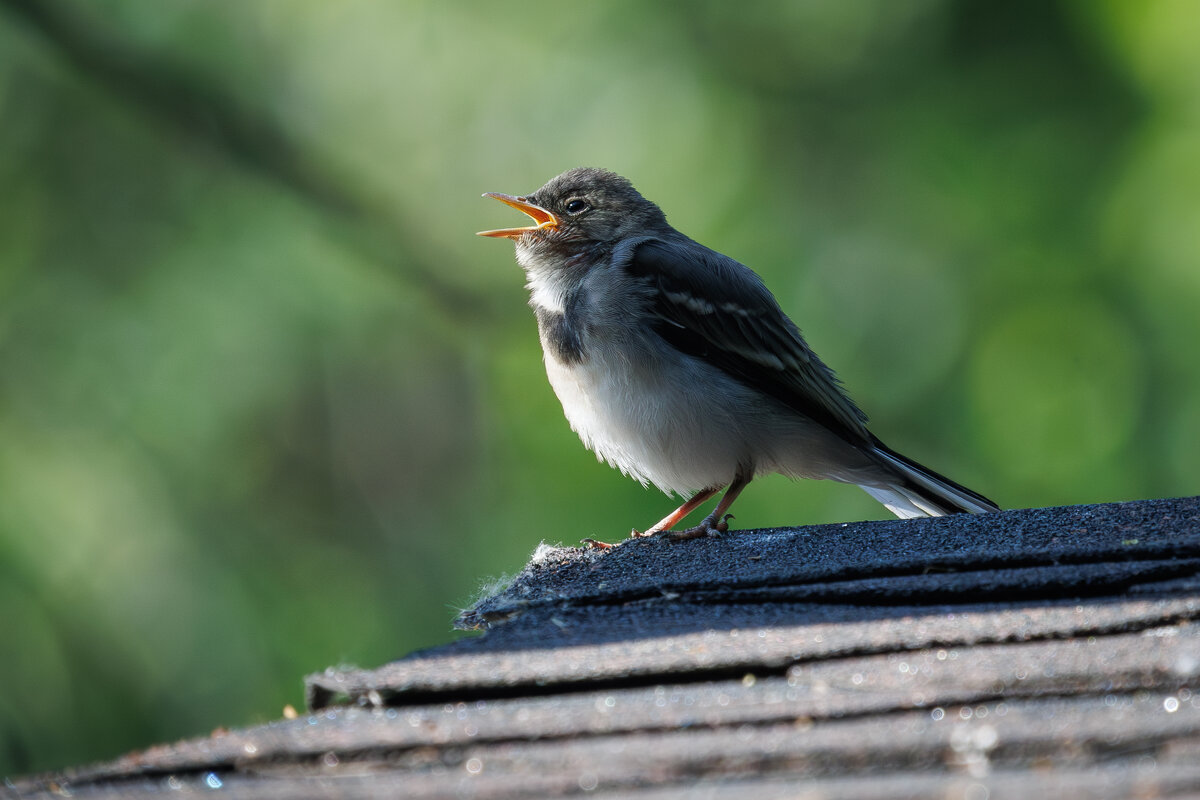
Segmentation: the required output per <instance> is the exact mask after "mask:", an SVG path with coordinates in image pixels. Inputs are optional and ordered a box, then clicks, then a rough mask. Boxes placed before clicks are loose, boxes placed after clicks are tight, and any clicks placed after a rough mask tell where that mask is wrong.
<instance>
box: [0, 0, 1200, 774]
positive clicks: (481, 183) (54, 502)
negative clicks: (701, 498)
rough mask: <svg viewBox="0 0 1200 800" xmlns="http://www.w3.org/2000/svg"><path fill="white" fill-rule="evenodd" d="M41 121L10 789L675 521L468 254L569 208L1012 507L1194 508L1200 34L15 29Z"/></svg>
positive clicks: (22, 322)
mask: <svg viewBox="0 0 1200 800" xmlns="http://www.w3.org/2000/svg"><path fill="white" fill-rule="evenodd" d="M0 120H3V122H2V124H0V442H2V445H0V643H2V650H0V775H2V774H14V773H21V772H27V771H31V770H40V769H45V768H51V767H55V766H62V765H66V764H69V763H74V762H81V761H87V760H91V759H98V758H105V757H110V756H114V755H116V754H118V753H119V752H121V751H124V750H127V749H130V748H135V747H140V746H144V745H147V744H149V743H151V742H154V741H159V740H169V739H172V738H175V737H180V736H185V735H192V734H198V733H204V732H206V731H208V730H209V729H211V728H213V727H215V726H218V725H241V724H247V723H252V722H255V721H262V720H267V719H271V718H275V717H278V716H279V714H280V710H281V708H282V707H283V705H284V704H285V703H292V704H294V705H296V706H298V707H299V706H300V705H301V703H302V697H301V676H303V675H304V674H306V673H308V672H311V671H317V670H320V669H321V668H323V667H325V666H326V665H328V664H331V663H336V662H356V663H359V664H362V665H368V666H369V665H375V664H379V663H381V662H383V661H385V660H388V659H390V658H394V657H398V656H400V655H403V654H405V653H406V652H408V651H410V650H412V649H414V648H416V647H421V646H426V645H431V644H435V643H438V642H442V641H445V640H447V639H449V638H450V637H451V635H452V634H451V632H450V620H451V618H452V615H453V613H454V608H455V606H456V605H459V604H465V603H467V602H469V601H470V599H471V597H472V595H473V593H474V592H476V591H477V590H478V588H479V586H480V585H481V584H482V583H483V582H484V581H485V580H486V579H487V578H489V577H494V576H497V575H500V574H503V573H510V572H513V571H515V570H517V569H518V568H519V567H520V566H521V564H522V563H523V561H524V559H525V557H526V555H527V554H528V553H529V552H530V551H531V550H532V549H533V548H534V546H535V545H536V544H537V543H538V542H539V540H543V539H545V540H549V541H552V542H557V541H563V542H567V543H574V542H576V541H578V540H579V539H580V538H581V537H584V536H597V537H600V538H609V539H612V538H614V537H620V536H621V535H622V534H623V532H625V531H627V530H628V529H629V528H630V527H631V526H633V525H639V526H641V525H645V524H648V523H650V522H652V521H654V520H656V519H658V517H659V516H661V515H662V514H664V513H665V512H666V511H668V510H669V509H670V508H671V507H672V502H671V501H670V500H668V499H667V498H664V497H662V496H659V495H657V494H656V493H654V492H651V491H646V490H643V489H641V488H640V487H638V486H637V485H636V484H634V483H632V482H630V481H629V480H627V479H625V478H623V477H621V476H620V475H619V474H617V473H615V472H613V471H611V470H609V469H608V468H606V467H604V466H602V465H599V464H597V463H595V460H594V459H593V458H592V456H591V455H589V454H588V453H587V452H586V451H584V450H583V449H582V447H580V445H579V443H578V441H577V440H576V438H575V437H574V435H573V434H571V432H570V431H569V430H568V428H567V426H566V424H565V422H564V421H563V419H562V414H561V411H560V409H559V408H558V405H557V401H556V400H555V398H554V397H553V395H552V393H551V392H550V389H549V387H548V386H547V384H546V381H545V379H544V375H543V373H542V368H541V356H540V351H539V349H538V345H537V341H536V336H535V333H534V323H533V319H532V315H531V314H530V313H529V312H528V309H526V308H525V307H524V300H525V297H524V292H523V289H522V283H523V280H522V276H521V274H520V271H519V269H518V268H517V267H516V266H515V264H514V262H513V259H512V252H511V248H509V247H507V246H505V245H504V244H501V243H497V242H496V241H494V240H484V239H478V238H476V237H474V236H472V233H473V232H474V231H476V230H481V229H484V228H490V227H498V226H503V225H509V224H513V222H514V218H513V212H511V210H508V209H505V208H503V207H502V206H500V205H498V204H493V203H489V202H487V201H485V200H482V199H479V194H480V193H481V192H483V191H488V190H495V191H505V192H514V193H522V192H527V191H531V190H533V189H534V188H536V187H537V186H539V185H540V184H541V183H542V182H544V181H545V180H546V179H548V178H550V177H551V176H553V175H555V174H557V173H558V172H560V171H562V170H564V169H567V168H569V167H573V166H578V165H597V166H605V167H609V168H611V169H614V170H616V171H618V172H621V173H623V174H625V175H627V176H629V177H630V178H631V179H633V181H634V182H635V184H636V185H637V186H638V187H639V188H640V189H641V190H642V191H643V192H644V193H645V194H646V195H647V196H648V197H650V198H651V199H653V200H655V201H657V202H658V203H659V204H660V205H662V207H663V208H664V209H665V210H666V212H667V214H668V216H669V217H670V218H671V220H672V221H673V223H674V224H675V225H676V226H677V227H679V228H680V229H681V230H683V231H685V232H686V233H689V234H690V235H692V236H693V237H695V238H697V239H699V240H700V241H702V242H704V243H706V244H708V245H710V246H713V247H715V248H717V249H719V250H721V251H723V252H726V253H728V254H730V255H733V256H735V257H737V258H739V259H740V260H742V261H744V262H745V263H747V264H749V265H751V266H753V267H754V268H755V269H757V270H758V271H759V272H760V273H761V274H762V275H763V276H764V277H765V278H766V280H767V282H768V284H769V285H770V286H772V287H773V289H774V290H775V292H776V293H777V295H778V297H779V299H780V301H781V303H782V305H783V306H784V308H785V309H786V310H788V311H789V312H790V313H791V314H792V316H793V317H794V318H795V319H796V320H797V321H798V322H799V323H800V325H801V327H802V328H803V329H804V330H805V333H806V334H807V336H808V338H809V341H810V343H811V344H812V345H813V346H814V348H815V349H816V350H817V351H818V352H819V353H821V354H822V356H823V357H824V358H825V359H826V360H827V361H828V362H829V363H830V364H831V365H832V366H834V368H835V369H837V370H839V374H840V375H841V377H842V378H843V379H844V381H845V383H846V385H847V387H848V388H849V389H850V391H851V392H852V394H853V396H854V397H855V398H856V399H857V400H858V402H859V403H860V404H861V405H862V406H863V407H864V408H865V409H867V410H868V411H869V412H870V413H871V414H872V417H873V430H875V432H876V433H877V434H878V435H880V436H881V437H882V438H883V439H884V440H885V441H887V442H889V443H890V444H891V445H892V446H894V447H896V448H897V449H899V450H901V451H902V452H905V453H906V454H909V455H911V456H912V457H914V458H916V459H918V460H920V461H923V462H925V463H928V464H930V465H931V466H933V467H934V468H936V469H938V470H942V471H945V472H946V473H948V474H950V475H951V476H953V477H955V478H956V479H958V480H961V481H963V482H964V483H966V484H967V485H969V486H971V487H973V488H976V489H978V490H979V491H981V492H984V493H986V494H988V495H990V496H992V497H994V498H995V499H996V500H998V501H999V502H1001V504H1002V505H1005V506H1009V507H1015V506H1030V505H1047V504H1066V503H1081V502H1094V501H1106V500H1122V499H1130V498H1140V497H1151V496H1167V495H1180V494H1191V493H1195V492H1196V491H1197V479H1198V478H1200V446H1197V441H1198V440H1200V411H1198V409H1200V364H1198V363H1197V347H1196V345H1197V342H1198V341H1200V315H1198V314H1197V313H1196V308H1197V307H1198V306H1200V268H1198V263H1200V15H1198V14H1196V13H1195V8H1194V6H1193V5H1192V4H1191V3H1190V2H1188V1H1187V0H1160V2H1155V3H1135V2H1121V1H1120V0H1109V1H1108V2H1082V0H1080V2H1063V3H1044V2H1040V0H1026V1H1025V2H1014V3H984V2H971V1H970V0H959V1H957V2H956V1H954V0H910V1H909V2H904V3H884V2H867V0H851V1H850V2H793V1H791V0H788V1H786V2H785V1H784V0H779V1H778V2H762V3H754V4H747V3H737V4H730V3H725V2H717V0H710V2H700V3H684V2H668V3H657V4H650V3H644V2H633V0H625V1H624V2H608V3H590V4H572V5H569V6H564V5H563V4H562V3H547V2H542V1H541V0H526V2H522V3H520V4H516V3H507V2H505V3H495V2H490V3H483V2H460V3H446V2H434V1H432V0H431V1H430V2H404V3H384V2H338V3H329V2H324V0H307V1H302V0H259V1H258V2H254V3H245V2H234V0H219V1H218V0H206V1H205V2H200V0H177V1H176V2H170V3H163V2H153V1H152V0H122V2H109V3H106V4H103V6H97V5H95V4H91V3H84V2H81V1H76V2H70V3H67V2H54V3H51V2H49V0H46V2H29V0H3V2H0ZM885 516H886V512H884V511H883V510H882V509H881V508H880V507H878V506H877V505H875V504H874V503H873V501H871V500H870V499H869V498H868V497H867V496H866V495H864V494H863V493H861V492H859V491H857V490H855V489H853V488H851V487H844V486H837V485H829V484H824V483H806V484H792V483H789V482H787V481H785V480H782V479H777V480H764V481H762V482H761V483H760V484H756V485H755V486H754V487H752V488H751V489H750V490H749V491H748V492H747V494H746V495H745V497H744V498H743V500H741V501H740V502H739V504H738V524H739V525H741V526H743V527H750V526H766V525H783V524H798V523H806V522H822V521H838V520H847V519H854V518H864V517H879V518H883V517H885Z"/></svg>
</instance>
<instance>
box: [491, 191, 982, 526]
mask: <svg viewBox="0 0 1200 800" xmlns="http://www.w3.org/2000/svg"><path fill="white" fill-rule="evenodd" d="M483 196H484V197H489V198H493V199H495V200H499V201H500V202H502V203H504V204H506V205H508V206H511V207H512V208H515V209H517V210H518V211H521V212H523V213H525V214H526V215H528V216H529V217H530V218H531V219H532V220H533V224H532V225H528V226H525V227H515V228H503V229H498V230H487V231H480V232H479V233H478V235H479V236H486V237H493V238H504V239H510V240H512V241H513V242H514V243H515V246H516V260H517V263H518V264H519V265H520V266H521V267H522V268H523V269H524V271H525V276H526V288H527V289H528V291H529V304H530V306H531V307H532V308H533V312H534V316H535V318H536V320H537V328H538V336H539V339H540V341H541V345H542V351H543V360H544V362H545V367H546V374H547V377H548V378H549V381H550V385H551V387H552V388H553V389H554V392H555V394H556V395H557V396H558V399H559V401H560V402H561V404H562V408H563V412H564V414H565V416H566V418H567V421H568V423H569V424H570V426H571V428H572V429H573V430H574V431H575V433H577V434H578V435H579V438H580V439H581V440H582V442H583V444H584V445H585V446H586V447H587V448H588V449H590V450H591V451H593V452H594V453H595V454H596V457H597V459H598V460H603V461H605V462H607V463H608V464H609V465H610V466H612V467H615V468H616V469H619V470H620V471H621V472H622V473H624V474H626V475H628V476H630V477H632V478H634V479H635V480H637V481H639V482H640V483H641V484H642V485H643V486H645V485H648V484H652V485H654V486H656V487H657V488H659V489H661V490H662V491H663V492H665V493H666V494H668V495H678V496H681V497H683V498H684V502H683V504H682V505H680V506H679V508H677V509H676V510H675V511H673V512H671V513H670V514H668V515H667V516H666V517H664V518H663V519H662V520H660V521H659V522H657V523H656V524H654V525H652V526H650V527H648V528H646V529H645V530H638V529H636V528H635V529H634V530H633V531H632V533H631V536H634V537H639V536H653V535H660V534H661V535H663V536H664V537H666V538H667V539H668V540H670V541H682V540H686V539H693V538H698V537H701V536H716V535H720V534H722V533H725V532H726V531H728V520H729V519H731V518H732V515H731V514H730V513H729V508H730V506H732V505H733V502H734V501H735V500H736V499H737V498H738V496H739V495H740V494H741V493H742V490H743V489H745V488H746V486H747V485H748V484H749V483H750V482H751V481H752V480H753V479H754V478H756V477H759V476H762V475H767V474H772V473H782V474H783V475H786V476H788V477H790V478H793V479H803V478H810V479H826V480H833V481H839V482H842V483H848V484H854V485H857V486H859V487H861V488H862V489H863V490H865V491H866V492H867V494H869V495H871V496H872V497H873V498H875V499H876V500H878V501H879V502H880V503H882V504H883V505H884V506H885V507H886V508H887V509H888V510H889V511H891V512H892V513H894V514H895V515H896V516H898V517H900V518H905V519H907V518H913V517H924V516H943V515H947V514H954V513H972V514H978V513H987V512H992V511H998V510H999V507H998V506H997V505H996V504H995V503H993V502H992V501H991V500H989V499H987V498H986V497H984V496H983V495H981V494H979V493H977V492H974V491H972V490H970V489H968V488H966V487H965V486H962V485H961V484H958V483H955V482H954V481H952V480H950V479H949V478H946V477H945V476H943V475H940V474H938V473H937V472H934V471H933V470H931V469H929V468H927V467H924V466H922V465H921V464H919V463H917V462H916V461H913V460H912V459H910V458H907V457H905V456H903V455H901V454H899V453H897V452H896V451H895V450H892V449H891V448H889V447H888V446H887V445H885V444H884V443H883V442H882V441H880V440H879V439H878V438H877V437H876V436H875V435H874V434H873V433H871V432H870V431H869V430H868V429H867V424H866V423H867V415H866V414H864V413H863V412H862V411H861V410H860V409H859V407H858V406H857V405H855V404H854V402H853V401H852V400H851V399H850V397H849V396H848V395H847V393H846V392H845V390H844V389H843V387H842V385H841V382H840V381H839V380H838V379H837V377H836V376H835V375H834V373H833V371H832V370H831V369H830V368H829V367H827V366H826V365H825V363H824V362H823V361H821V359H820V358H818V357H817V354H816V353H814V352H813V351H812V349H811V348H810V347H809V346H808V344H807V343H806V342H805V340H804V338H803V336H802V335H801V333H800V329H799V328H798V327H797V326H796V324H795V323H794V322H792V320H791V319H790V318H789V317H788V316H787V315H786V314H785V313H784V312H783V310H782V309H781V308H780V305H779V303H778V301H777V300H776V299H775V297H774V295H773V294H772V293H771V292H770V290H769V289H768V288H767V286H766V284H765V283H764V282H763V280H762V279H761V278H760V277H759V276H758V274H757V273H755V272H754V271H753V270H751V269H750V268H749V267H747V266H745V265H743V264H741V263H740V262H738V261H735V260H734V259H733V258H730V257H729V256H726V255H723V254H721V253H719V252H717V251H715V250H712V249H709V248H708V247H705V246H704V245H702V244H700V243H699V242H696V241H694V240H693V239H691V238H689V237H687V236H686V235H684V234H683V233H680V232H679V231H677V230H675V228H673V227H672V226H671V225H670V224H669V223H668V222H667V218H666V216H665V215H664V214H663V212H662V210H661V209H660V208H659V207H658V206H657V205H655V204H654V203H653V202H651V201H650V200H647V199H646V198H645V197H643V196H642V195H641V194H640V193H639V192H638V191H637V189H635V188H634V187H633V184H632V183H631V182H630V181H629V180H627V179H626V178H624V177H622V176H620V175H618V174H616V173H614V172H610V171H608V170H604V169H598V168H591V167H580V168H576V169H571V170H568V171H567V172H564V173H562V174H561V175H558V176H557V177H555V178H552V179H551V180H550V181H549V182H547V183H546V184H545V185H544V186H542V187H541V188H540V189H538V190H537V191H535V192H533V193H532V194H529V195H526V196H519V197H518V196H513V195H508V194H502V193H500V192H486V193H485V194H484V195H483ZM722 490H724V495H723V496H722V497H721V498H720V500H719V501H718V502H717V505H716V507H715V508H714V509H713V511H712V512H711V513H709V514H708V515H707V516H705V517H704V519H703V520H702V521H701V522H700V523H699V524H698V525H696V526H694V527H692V528H687V529H684V530H675V528H676V526H678V525H679V524H680V523H681V522H682V521H683V520H684V519H685V518H686V517H687V516H688V515H690V514H691V513H692V512H693V511H695V510H696V509H697V508H699V507H700V506H701V505H703V504H704V503H705V502H707V501H708V500H710V499H711V498H713V497H715V496H716V495H717V494H718V493H720V492H721V491H722ZM585 542H587V543H588V544H590V545H593V546H597V547H600V546H603V547H611V545H608V544H606V543H603V542H599V541H596V540H594V539H587V540H585Z"/></svg>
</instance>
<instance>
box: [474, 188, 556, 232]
mask: <svg viewBox="0 0 1200 800" xmlns="http://www.w3.org/2000/svg"><path fill="white" fill-rule="evenodd" d="M483 196H484V197H492V198H495V199H496V200H499V201H500V202H501V203H504V204H505V205H508V206H512V207H513V208H515V209H516V210H517V211H521V212H523V213H525V214H528V215H529V216H531V217H533V221H534V222H535V223H537V224H536V225H529V226H527V227H524V228H500V229H498V230H494V231H480V232H479V233H477V234H475V235H476V236H494V237H497V238H503V239H519V238H521V236H522V235H523V234H526V233H529V232H530V231H537V230H541V229H542V228H551V229H553V228H557V227H558V217H556V216H554V215H553V214H551V213H550V212H549V211H547V210H546V209H544V208H542V207H541V206H535V205H534V204H533V203H530V202H529V201H527V200H525V199H524V198H523V197H513V196H512V195H511V194H500V193H499V192H484V194H483Z"/></svg>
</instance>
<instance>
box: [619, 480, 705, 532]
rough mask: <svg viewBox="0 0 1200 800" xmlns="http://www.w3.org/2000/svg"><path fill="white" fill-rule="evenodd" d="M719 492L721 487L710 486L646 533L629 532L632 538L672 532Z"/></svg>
mask: <svg viewBox="0 0 1200 800" xmlns="http://www.w3.org/2000/svg"><path fill="white" fill-rule="evenodd" d="M719 491H721V487H720V486H710V487H708V488H707V489H701V490H700V491H698V492H696V493H695V494H694V495H692V497H691V498H690V499H689V500H688V501H687V502H686V503H684V504H683V505H681V506H680V507H679V508H677V509H675V510H674V511H672V512H671V513H670V514H668V515H667V516H665V517H663V518H662V519H660V520H659V521H658V522H657V523H655V525H654V527H652V528H649V529H647V530H645V531H639V530H637V529H636V528H635V529H634V530H632V531H630V532H629V535H630V537H637V536H653V535H655V534H656V533H662V532H663V531H669V530H671V528H674V527H675V526H676V525H678V524H679V523H680V522H681V521H682V520H683V518H684V517H686V516H687V515H688V514H690V513H692V512H693V511H695V510H696V507H697V506H699V505H700V504H701V503H703V502H704V501H706V500H708V498H710V497H712V496H713V495H714V494H716V493H717V492H719Z"/></svg>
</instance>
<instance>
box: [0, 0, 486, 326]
mask: <svg viewBox="0 0 1200 800" xmlns="http://www.w3.org/2000/svg"><path fill="white" fill-rule="evenodd" d="M0 8H4V9H5V10H6V11H7V12H8V13H9V14H10V15H11V16H13V17H17V18H19V19H21V20H23V21H24V22H25V23H26V24H27V25H28V26H30V27H32V28H34V29H36V30H37V31H38V32H40V33H41V35H42V36H43V37H44V38H45V40H46V42H47V43H48V44H50V45H51V46H52V47H54V48H55V49H57V50H58V52H59V54H60V55H61V56H62V57H63V58H64V60H65V61H66V62H67V63H69V64H70V65H71V66H73V67H74V68H75V70H76V71H77V72H78V73H79V74H80V75H81V76H82V77H84V78H85V79H86V80H90V81H92V82H93V83H95V84H98V85H99V86H101V87H103V88H104V89H106V90H107V91H109V92H111V93H112V94H113V95H115V96H117V97H120V98H122V99H124V100H125V101H126V102H128V103H130V104H131V105H133V106H136V107H137V108H138V109H139V110H141V111H142V112H143V113H144V114H146V115H148V116H150V117H151V118H153V119H156V120H158V121H160V122H162V123H164V124H166V125H169V126H170V127H171V128H173V129H174V130H176V131H177V132H179V133H181V134H182V135H184V136H186V137H189V138H191V139H193V140H197V141H199V142H201V143H202V144H205V145H207V146H209V147H211V148H212V149H213V150H215V151H217V152H218V153H220V154H222V155H224V156H226V157H228V158H229V159H230V160H232V161H234V162H235V163H237V164H239V165H241V166H242V167H243V168H245V169H248V170H251V171H253V172H256V173H258V174H259V175H260V176H262V177H264V178H266V179H268V180H270V181H272V182H274V183H277V184H279V185H280V186H282V187H284V188H285V189H286V190H288V191H290V192H292V193H293V194H295V195H297V196H299V197H301V198H302V199H303V200H304V201H306V202H307V203H309V204H310V205H312V206H314V207H316V209H317V210H318V212H320V213H321V216H322V217H323V218H326V219H333V220H336V224H335V225H333V226H332V228H333V232H334V233H335V235H337V236H338V237H339V238H340V239H341V240H343V241H344V242H346V243H347V244H348V245H349V246H350V247H352V248H353V249H354V250H356V251H357V252H359V253H360V255H362V256H364V257H365V258H366V259H367V260H368V261H369V262H371V263H373V264H375V265H377V266H378V267H380V268H382V271H383V272H385V273H386V274H387V275H389V276H390V277H399V278H401V279H402V280H403V281H404V282H405V283H406V284H407V285H410V286H414V287H417V288H419V289H420V290H422V291H423V292H424V293H425V294H426V295H427V296H428V298H429V299H430V300H431V301H432V302H433V303H434V304H435V305H437V306H438V307H439V308H440V310H441V311H443V312H445V313H448V314H451V315H453V316H454V317H456V318H461V315H462V314H464V313H468V314H479V313H487V312H489V311H490V310H491V308H490V307H489V306H488V304H487V303H486V300H485V298H483V297H481V296H479V295H478V294H474V293H470V292H468V291H467V290H465V289H464V288H462V287H459V286H456V285H454V284H452V283H449V282H447V281H446V280H445V279H444V278H442V277H441V276H440V272H439V271H438V270H437V269H436V268H435V267H436V265H437V264H438V262H439V260H440V259H439V257H438V255H437V254H436V253H434V252H432V250H431V249H429V245H428V243H427V242H426V241H425V239H424V237H423V236H421V235H420V234H418V233H417V232H415V231H414V230H412V229H411V226H409V225H408V224H407V223H406V221H405V220H404V219H403V218H402V217H401V216H400V215H398V214H395V213H394V212H390V211H387V210H385V209H387V208H388V206H389V203H387V202H384V201H383V200H382V199H381V198H377V197H374V196H372V195H371V193H370V192H368V191H365V190H364V189H362V188H356V187H354V186H352V183H353V182H352V181H348V180H345V179H344V178H342V177H341V176H339V175H338V174H337V170H336V169H334V167H333V166H332V164H330V163H329V161H328V160H327V159H324V158H322V157H321V156H320V155H319V154H317V153H314V152H312V151H311V150H306V149H305V148H304V147H303V146H301V145H300V144H298V143H297V142H296V140H295V139H294V138H293V137H292V136H290V135H289V133H288V132H287V131H286V130H285V129H284V128H283V127H281V126H280V125H279V124H278V123H276V122H275V121H274V120H272V119H271V118H270V117H268V116H267V115H265V114H263V113H261V112H259V111H258V110H257V109H254V108H251V107H249V106H248V105H247V104H246V103H244V102H242V101H240V100H239V99H238V98H237V97H235V96H234V95H232V94H231V93H229V92H227V91H225V90H224V89H223V88H222V87H220V86H217V85H213V84H212V83H211V82H210V81H208V80H206V79H205V76H203V75H200V74H197V73H196V72H195V70H193V69H191V68H190V67H188V66H187V65H185V64H182V63H180V62H178V61H175V60H173V59H171V58H169V57H165V56H164V55H163V54H161V53H157V52H153V51H150V50H148V49H146V48H144V47H142V46H140V45H139V44H138V43H136V42H132V41H127V40H121V39H119V38H118V37H117V36H115V35H114V34H113V33H112V32H111V31H110V30H108V29H106V28H105V27H104V25H103V24H102V20H98V19H92V18H85V17H84V15H82V14H80V13H78V12H77V11H76V10H75V9H74V8H73V7H72V6H70V5H69V4H67V3H64V2H61V0H0ZM89 8H90V6H89Z"/></svg>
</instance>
